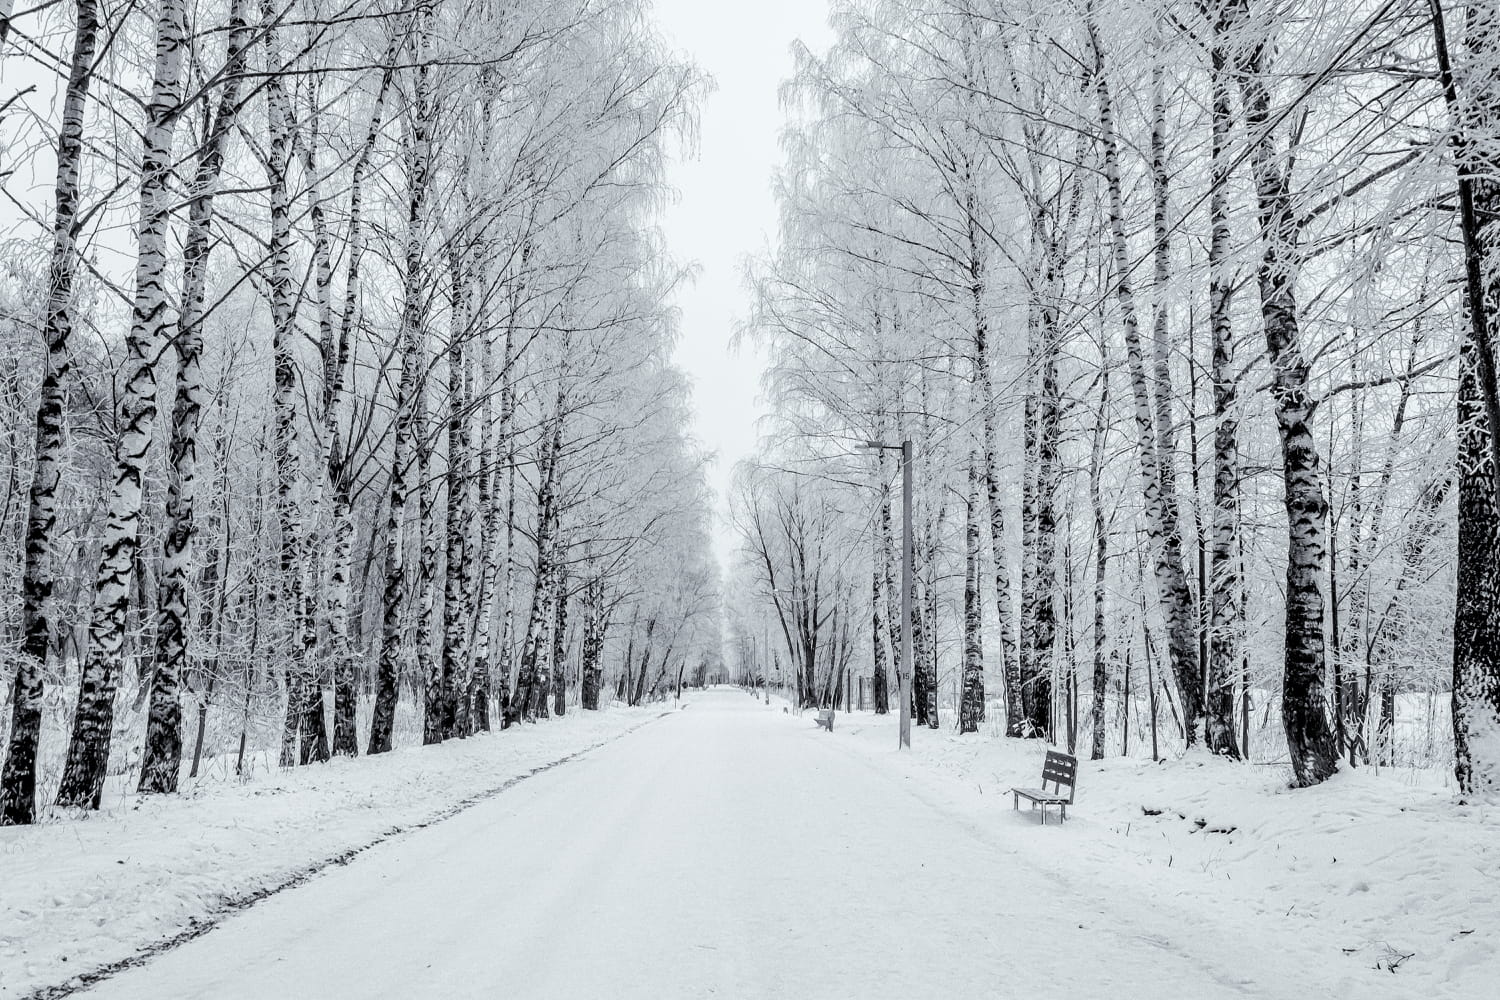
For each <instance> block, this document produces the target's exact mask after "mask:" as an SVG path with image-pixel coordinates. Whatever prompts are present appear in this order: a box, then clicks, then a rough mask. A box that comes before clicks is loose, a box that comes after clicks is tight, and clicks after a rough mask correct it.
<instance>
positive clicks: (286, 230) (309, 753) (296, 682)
mask: <svg viewBox="0 0 1500 1000" xmlns="http://www.w3.org/2000/svg"><path fill="white" fill-rule="evenodd" d="M279 17H280V15H279V14H278V12H277V11H276V9H275V7H274V5H273V4H272V2H271V0H261V21H262V26H263V31H264V40H265V46H266V112H267V122H268V128H269V140H268V147H267V154H266V180H267V186H268V189H269V191H268V193H269V198H270V203H271V239H270V244H269V248H268V253H267V256H268V258H269V268H270V275H269V278H268V280H267V285H268V288H269V293H270V300H271V325H272V346H271V354H272V363H273V365H274V368H275V377H274V393H273V397H272V411H273V423H274V427H275V433H274V441H275V444H274V449H273V453H274V456H275V463H276V515H277V522H278V525H279V527H280V531H281V549H280V552H281V588H280V602H279V606H280V609H281V614H282V617H283V619H284V620H285V623H286V627H287V630H288V636H287V644H286V657H285V660H286V694H287V702H286V718H285V723H284V725H283V727H282V739H281V766H283V767H289V766H291V765H292V764H294V763H297V762H299V761H300V762H301V763H304V764H305V763H309V762H310V761H311V760H312V758H313V757H314V756H323V755H322V754H320V753H319V748H318V741H319V735H320V734H319V733H318V732H317V725H316V723H320V722H321V720H322V712H321V711H318V710H316V708H315V704H316V703H317V702H318V701H319V693H318V689H317V683H316V680H315V679H314V678H313V677H312V676H311V671H312V662H311V659H312V657H311V653H312V645H313V642H314V635H313V629H312V622H311V621H310V620H309V618H308V616H307V611H308V607H307V605H308V601H309V599H310V597H311V594H310V593H309V592H308V581H307V580H306V579H304V574H305V572H306V567H305V554H304V552H303V537H302V536H303V531H304V519H303V510H302V502H301V498H300V497H299V496H298V491H299V486H300V483H299V480H300V478H301V468H300V466H301V463H300V461H299V453H298V431H297V401H298V384H297V383H298V379H297V362H296V357H295V355H294V353H293V351H294V350H295V342H296V336H297V328H296V327H297V296H298V291H297V287H296V284H295V279H294V277H293V274H292V221H291V196H290V193H289V191H288V186H287V185H288V174H289V172H290V166H291V150H292V117H291V108H290V106H289V103H288V101H287V97H286V94H285V92H284V91H283V89H282V85H281V79H280V76H281V73H282V66H281V55H280V51H279V47H278V44H277V40H276V31H275V30H274V28H272V27H270V26H271V25H273V24H274V23H275V22H276V21H277V20H278V19H279ZM314 714H316V721H314V719H313V716H314ZM310 723H311V724H312V725H311V726H310V725H309V724H310ZM299 741H300V742H301V750H300V752H299V749H298V745H299Z"/></svg>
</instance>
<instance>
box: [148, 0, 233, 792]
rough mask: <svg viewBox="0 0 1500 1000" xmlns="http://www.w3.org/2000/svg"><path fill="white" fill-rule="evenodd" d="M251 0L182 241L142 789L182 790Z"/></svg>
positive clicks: (228, 59) (229, 57)
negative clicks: (208, 327)
mask: <svg viewBox="0 0 1500 1000" xmlns="http://www.w3.org/2000/svg"><path fill="white" fill-rule="evenodd" d="M247 7H248V0H235V3H234V5H233V6H232V7H231V8H230V12H229V38H228V42H227V43H226V44H227V51H226V53H225V59H224V85H223V86H224V89H223V91H222V92H221V93H220V96H219V104H218V108H217V109H216V110H215V112H214V118H213V123H212V124H211V126H210V127H209V132H208V139H207V142H205V143H204V145H203V147H202V149H201V151H200V152H199V156H198V166H197V170H196V172H195V175H194V178H193V198H192V200H191V201H190V203H189V207H188V234H187V239H186V241H185V242H184V244H183V252H182V256H183V280H182V302H181V307H180V308H181V313H182V315H181V316H180V318H179V320H178V329H177V336H176V337H175V338H174V341H173V343H174V346H175V347H176V351H177V385H176V399H175V401H174V403H173V408H172V440H171V444H170V446H169V478H168V483H167V512H166V513H167V521H168V527H167V533H166V537H165V539H164V542H163V551H162V563H161V572H160V575H159V577H158V587H159V589H158V596H157V626H156V669H155V670H154V671H153V672H152V675H151V703H150V709H149V711H148V713H147V719H146V743H145V748H144V751H143V753H142V756H141V780H140V786H139V787H140V791H142V792H163V793H166V792H175V791H177V778H178V773H179V772H180V771H181V768H182V702H181V695H180V691H181V686H182V678H183V675H184V673H185V672H186V670H187V667H188V629H187V623H188V622H189V621H191V620H192V609H191V607H190V606H189V601H188V573H189V572H190V570H191V568H192V562H193V558H192V555H193V540H194V535H195V534H196V524H195V521H196V517H197V512H196V509H195V503H196V500H197V489H196V485H197V476H198V437H199V431H200V429H201V426H202V418H203V407H204V404H205V402H206V401H205V399H204V396H205V392H204V386H203V368H202V355H203V304H204V294H205V288H206V286H207V283H208V265H209V254H210V253H211V252H212V247H211V244H210V237H211V232H210V231H211V228H212V225H213V211H214V194H215V192H216V190H217V188H218V184H219V173H220V171H221V170H222V168H223V165H224V156H225V153H226V152H227V150H228V146H229V137H230V134H231V132H232V130H233V129H234V125H235V121H236V119H237V118H238V115H239V101H240V99H239V92H240V83H241V80H242V78H243V76H244V72H245V64H246V54H247V53H246V47H247V46H248V44H249V41H250V26H249V22H248V20H247V18H246V8H247Z"/></svg>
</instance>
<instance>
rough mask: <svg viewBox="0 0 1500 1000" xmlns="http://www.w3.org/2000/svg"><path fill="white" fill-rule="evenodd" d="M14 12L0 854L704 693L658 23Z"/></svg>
mask: <svg viewBox="0 0 1500 1000" xmlns="http://www.w3.org/2000/svg"><path fill="white" fill-rule="evenodd" d="M10 15H11V7H10V6H9V5H7V7H6V17H5V19H4V21H3V25H4V30H3V32H0V59H3V63H0V65H3V69H4V71H5V73H6V77H5V79H7V80H8V81H10V82H8V83H7V84H6V85H5V86H6V92H4V93H0V101H3V111H0V114H3V122H0V135H3V136H4V146H3V152H0V179H3V182H4V195H5V200H6V202H7V204H8V205H9V207H10V215H11V218H12V220H13V225H11V226H10V227H9V236H8V238H7V239H6V240H5V243H4V252H3V254H0V261H3V266H4V267H5V269H6V272H7V279H6V281H5V283H4V290H3V292H0V337H3V338H4V344H5V348H6V349H5V352H4V353H5V355H6V359H7V360H6V362H5V364H4V369H3V371H0V414H3V420H0V423H3V427H4V432H5V433H4V439H5V447H6V449H7V454H6V457H7V462H6V468H7V475H8V481H7V484H6V489H5V493H4V505H3V509H0V550H3V556H0V586H3V588H4V591H5V592H6V593H10V594H16V595H18V597H19V600H18V601H14V602H12V601H5V602H3V604H0V614H3V621H0V635H3V643H4V653H5V655H4V657H3V661H4V664H5V667H4V669H5V671H6V672H7V673H8V674H9V678H8V680H9V683H8V684H7V685H6V687H7V689H8V692H9V699H8V701H9V705H8V707H9V712H8V713H7V717H8V722H9V725H8V727H7V728H6V729H4V730H0V734H3V737H4V741H5V745H6V753H5V763H4V770H3V776H0V822H4V823H27V822H32V821H33V820H34V819H35V817H36V815H37V809H38V804H39V802H41V801H45V800H46V799H47V798H49V797H50V798H51V799H52V800H54V801H55V802H56V803H57V804H58V805H60V806H73V807H83V808H98V807H99V805H100V803H101V798H102V796H103V794H104V790H105V787H106V783H107V782H108V781H109V780H111V778H112V777H114V776H121V775H124V776H125V779H126V780H133V781H135V782H136V784H137V787H138V788H139V790H140V791H141V792H147V793H162V792H172V791H175V790H176V789H177V787H178V784H179V781H180V780H181V775H182V774H183V773H184V771H186V772H188V773H190V774H194V775H196V774H197V773H198V771H199V768H200V765H201V764H202V761H203V760H204V759H207V758H212V759H217V760H220V761H231V760H232V761H233V768H234V770H235V771H236V772H238V771H241V770H243V769H245V768H247V767H248V766H251V763H252V762H253V759H254V757H255V755H256V754H257V753H258V752H261V751H264V752H266V753H267V754H269V756H270V757H271V758H273V759H274V760H275V761H276V762H278V763H279V764H280V765H282V766H290V765H296V764H308V763H310V762H313V761H319V760H326V759H328V758H329V757H330V756H331V755H354V754H357V753H359V752H361V750H363V752H365V753H369V754H379V753H384V752H387V751H389V750H391V749H392V748H393V746H395V745H397V744H398V743H400V742H402V741H407V740H409V741H411V742H416V741H420V742H422V743H429V744H430V743H437V742H441V741H443V740H446V739H449V738H454V737H465V736H468V735H470V734H472V733H475V732H479V731H484V730H488V729H491V728H492V727H495V726H497V725H498V726H509V725H512V724H514V723H518V722H522V721H534V720H536V719H538V718H547V717H548V716H549V715H554V714H556V715H561V714H563V713H564V712H565V711H566V710H567V708H568V707H569V705H570V704H572V705H575V706H576V705H581V706H582V707H583V708H585V709H597V708H599V707H600V705H601V703H602V702H605V701H608V700H609V697H610V695H611V693H613V694H614V695H615V696H617V697H619V698H620V699H621V700H622V701H627V702H629V703H630V704H637V703H640V702H642V701H645V700H648V699H651V698H654V697H660V696H662V695H663V694H665V693H666V692H667V691H669V690H672V689H674V688H678V689H680V686H681V685H682V683H683V682H684V678H685V677H686V679H688V680H689V681H691V680H692V679H694V678H697V679H699V680H700V682H701V678H702V677H703V676H704V675H705V674H706V672H707V670H708V669H709V667H710V664H711V662H712V661H713V660H714V658H715V657H716V655H717V654H716V650H717V602H718V580H717V572H716V570H715V568H714V563H713V560H712V556H711V554H710V553H709V545H708V533H709V520H708V518H709V510H708V499H707V488H706V485H705V480H704V476H703V468H704V462H705V457H704V456H703V454H702V453H701V452H700V450H699V448H698V447H697V445H696V444H695V443H694V442H693V441H692V440H691V439H690V438H689V437H688V435H687V432H686V423H687V418H688V399H687V386H686V383H685V381H684V378H683V376H682V375H681V373H680V372H678V371H677V370H676V369H675V368H674V367H673V366H672V364H671V359H670V353H671V350H672V345H673V343H674V340H675V337H676V336H677V333H678V331H677V328H676V320H675V315H674V313H673V310H672V308H671V306H670V296H671V294H672V291H673V289H674V288H675V287H676V286H677V284H678V283H679V282H681V281H682V280H684V271H683V270H682V269H681V268H680V267H679V266H677V265H676V264H674V263H673V262H672V261H671V260H670V258H669V257H668V256H667V255H666V254H665V252H664V248H663V247H662V245H661V239H660V236H659V235H658V234H657V233H656V231H655V229H654V217H655V211H656V209H657V208H658V206H659V205H660V204H661V202H662V200H663V199H664V198H665V197H666V196H667V194H668V190H667V188H666V186H665V182H664V166H665V163H666V160H667V158H668V157H669V156H670V155H672V154H673V152H674V151H675V150H680V149H682V148H684V147H685V146H690V144H691V142H692V138H693V132H694V130H695V128H696V115H697V105H698V102H699V100H700V98H701V96H702V94H703V92H704V90H705V86H706V81H705V79H704V77H703V76H702V74H701V73H700V72H699V71H698V70H697V69H696V68H695V67H693V66H692V65H691V64H689V63H687V62H685V61H684V60H682V59H681V58H679V57H678V56H676V55H674V54H673V53H672V52H670V51H669V50H668V48H667V47H666V45H665V44H664V42H663V41H662V39H661V38H660V37H659V36H658V35H657V33H656V31H655V29H654V27H653V25H652V24H651V22H650V19H649V17H648V11H647V5H646V4H644V3H640V2H637V0H612V2H608V3H602V4H601V3H595V2H592V0H570V2H560V3H559V2H535V0H515V2H512V0H499V2H475V0H418V2H416V3H411V2H408V0H255V2H251V0H195V2H192V3H189V2H188V0H157V2H154V3H151V4H146V5H136V4H123V5H121V4H110V3H108V2H101V0H76V2H73V3H69V4H59V5H41V6H39V7H35V8H31V9H29V10H27V11H25V12H23V13H20V14H17V15H16V16H15V17H14V18H12V17H11V16H10ZM193 715H195V717H193V718H188V717H186V716H193ZM187 745H190V747H191V749H190V750H188V749H185V746H187ZM137 748H139V750H137ZM225 766H226V767H227V766H228V765H227V764H226V765H225Z"/></svg>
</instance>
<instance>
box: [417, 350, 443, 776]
mask: <svg viewBox="0 0 1500 1000" xmlns="http://www.w3.org/2000/svg"><path fill="white" fill-rule="evenodd" d="M418 352H419V353H418V355H417V357H418V368H419V370H422V371H425V370H426V368H427V359H426V357H425V354H424V353H423V352H421V348H420V346H419V347H418ZM412 430H413V434H414V436H415V438H416V452H417V538H418V544H419V549H420V552H421V555H420V557H419V558H420V561H419V563H418V566H417V628H416V647H417V675H418V676H419V677H421V678H422V691H423V698H422V707H423V711H422V743H423V745H424V746H425V745H431V744H433V743H441V742H443V733H444V725H443V721H444V716H445V711H444V687H443V674H442V661H441V660H440V659H439V658H438V657H437V656H435V655H433V633H434V632H435V631H436V626H437V574H438V533H437V526H436V524H434V523H433V522H434V517H433V508H434V507H436V506H437V480H436V478H435V477H434V476H433V474H432V443H431V438H430V436H429V434H428V429H427V391H426V388H425V386H424V385H423V384H422V383H421V382H419V383H418V384H417V404H416V413H415V415H414V419H413V421H412Z"/></svg>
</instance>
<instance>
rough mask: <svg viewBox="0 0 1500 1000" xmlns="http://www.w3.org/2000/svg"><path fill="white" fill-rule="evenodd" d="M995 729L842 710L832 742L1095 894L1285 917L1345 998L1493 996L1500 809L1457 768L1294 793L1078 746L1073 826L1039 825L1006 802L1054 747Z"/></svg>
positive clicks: (1267, 923)
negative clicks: (1471, 801)
mask: <svg viewBox="0 0 1500 1000" xmlns="http://www.w3.org/2000/svg"><path fill="white" fill-rule="evenodd" d="M811 724H812V723H811V721H808V722H807V725H811ZM984 730H985V731H984V732H982V733H981V734H975V735H968V736H958V735H957V734H955V733H954V732H953V731H952V730H950V729H946V728H945V729H942V730H939V731H936V732H935V731H932V730H928V729H921V728H914V730H913V739H912V744H913V747H912V751H911V753H909V754H898V753H897V752H896V751H895V745H896V720H895V718H894V716H884V717H877V716H874V715H871V714H867V713H854V714H843V713H841V714H840V715H839V717H838V720H837V722H836V726H835V731H834V733H833V740H832V742H833V743H834V744H842V745H843V746H844V747H845V748H846V749H847V751H848V752H851V753H857V754H860V755H862V756H864V757H867V758H869V759H873V760H877V761H879V762H880V763H881V764H882V765H883V766H889V767H891V768H894V769H895V770H897V771H898V772H899V773H901V774H903V775H905V776H906V777H907V778H908V779H909V780H910V781H912V782H913V783H919V784H920V787H921V788H922V789H923V793H924V794H926V795H928V796H930V797H932V798H933V799H935V800H936V799H941V800H942V802H943V807H944V808H948V809H954V810H957V811H958V812H959V813H961V814H962V815H963V816H965V817H967V818H968V819H969V821H971V822H973V823H976V824H980V825H982V826H984V827H986V828H989V829H992V830H994V829H998V830H1002V831H1004V832H1006V833H1007V834H1008V835H1009V838H1010V840H1011V846H1013V847H1014V848H1015V849H1016V850H1017V852H1018V854H1019V855H1020V856H1021V858H1023V859H1024V860H1026V861H1027V862H1028V863H1033V864H1036V865H1040V866H1045V867H1047V868H1052V869H1056V870H1058V871H1059V872H1065V873H1066V875H1067V878H1068V879H1069V880H1070V881H1071V882H1074V883H1075V884H1077V885H1080V886H1089V887H1090V888H1091V891H1092V892H1093V893H1095V894H1097V895H1100V896H1133V897H1136V898H1137V899H1139V900H1140V901H1142V902H1143V903H1146V905H1151V904H1152V903H1153V902H1155V903H1159V904H1162V905H1167V904H1170V905H1171V906H1173V907H1182V908H1184V909H1185V910H1187V911H1189V912H1191V911H1193V910H1195V909H1201V910H1202V911H1203V915H1204V919H1205V920H1211V919H1214V918H1219V917H1222V916H1223V915H1224V914H1226V913H1233V914H1238V915H1239V917H1240V919H1241V921H1242V922H1243V924H1244V926H1245V930H1246V933H1247V934H1249V935H1250V936H1251V937H1252V938H1254V937H1256V936H1262V937H1263V936H1264V931H1265V930H1266V929H1271V928H1277V929H1279V930H1281V931H1287V930H1290V931H1292V932H1293V934H1292V937H1293V939H1295V942H1296V945H1297V946H1298V947H1299V948H1301V949H1303V950H1304V951H1305V952H1307V953H1308V955H1310V956H1313V957H1316V958H1318V960H1319V961H1320V962H1321V963H1322V964H1325V965H1326V966H1327V967H1329V968H1331V969H1336V970H1345V971H1347V980H1346V982H1347V983H1348V984H1349V986H1350V987H1351V988H1352V990H1353V992H1350V993H1348V994H1347V995H1349V996H1352V997H1364V996H1367V995H1385V993H1378V994H1377V993H1376V992H1375V991H1389V992H1390V995H1394V996H1403V997H1405V996H1410V997H1417V996H1421V997H1455V998H1474V1000H1477V998H1479V997H1490V996H1497V995H1500V993H1497V987H1496V985H1495V984H1496V982H1500V952H1497V950H1496V948H1495V941H1496V940H1497V938H1500V810H1497V809H1495V808H1494V807H1489V808H1485V807H1482V806H1463V805H1458V804H1456V803H1455V798H1454V791H1453V788H1452V785H1451V776H1449V775H1448V774H1446V772H1437V771H1430V770H1429V771H1423V770H1412V769H1400V770H1391V769H1383V770H1381V771H1379V773H1377V772H1376V771H1375V770H1374V769H1372V768H1358V769H1355V770H1352V771H1351V770H1348V769H1347V768H1346V769H1345V770H1343V771H1341V772H1340V773H1339V774H1338V775H1337V776H1335V777H1334V778H1333V779H1332V780H1330V781H1328V782H1326V783H1325V784H1323V785H1320V786H1318V787H1316V788H1311V789H1299V790H1294V789H1291V788H1289V787H1288V780H1289V778H1290V769H1289V768H1287V767H1283V766H1264V765H1252V766H1246V765H1243V764H1234V763H1229V762H1226V761H1222V760H1218V759H1214V758H1211V757H1209V756H1208V755H1206V754H1203V755H1193V756H1189V757H1185V758H1182V759H1178V760H1170V761H1163V762H1162V763H1160V764H1156V763H1153V762H1152V761H1151V760H1149V759H1140V758H1130V759H1124V758H1118V757H1117V758H1112V759H1106V760H1103V761H1098V762H1092V761H1089V760H1086V759H1081V760H1080V761H1079V774H1078V788H1077V804H1076V806H1074V807H1072V808H1070V809H1069V820H1068V823H1067V824H1066V826H1064V827H1058V826H1056V825H1053V824H1050V823H1049V825H1048V826H1047V828H1046V829H1045V831H1043V829H1042V828H1041V826H1040V825H1039V823H1038V821H1037V819H1036V818H1035V817H1033V816H1031V815H1027V812H1028V809H1029V807H1028V804H1027V803H1026V801H1025V800H1024V799H1023V800H1022V801H1021V809H1022V816H1020V817H1018V816H1015V815H1014V814H1013V813H1012V809H1013V800H1012V797H1011V796H1010V795H1007V794H1005V790H1006V789H1008V788H1010V787H1012V786H1014V785H1022V786H1033V787H1034V786H1035V785H1036V784H1037V780H1038V778H1039V777H1040V774H1041V765H1042V757H1043V754H1044V753H1045V751H1046V750H1047V749H1049V748H1048V747H1046V746H1042V745H1039V744H1036V743H1033V742H1030V741H1021V740H1007V739H1003V738H1001V737H1000V736H999V735H998V733H997V732H996V727H995V726H993V725H988V726H986V727H984ZM1084 755H1085V756H1086V752H1085V754H1084ZM1054 815H1055V811H1054ZM1205 926H1211V924H1207V923H1206V924H1205ZM1257 931H1260V932H1261V933H1260V934H1259V935H1258V934H1257ZM1216 944H1217V945H1218V946H1220V947H1221V948H1222V949H1223V954H1224V956H1225V959H1226V961H1227V962H1230V963H1235V962H1236V961H1240V962H1243V961H1245V960H1244V959H1238V960H1237V959H1236V958H1235V955H1236V949H1237V948H1238V947H1239V942H1238V941H1235V940H1224V941H1220V942H1216ZM1366 991H1369V992H1366ZM1164 995H1169V996H1171V995H1175V994H1171V993H1167V994H1164ZM1273 995H1274V994H1273ZM1303 995H1304V996H1307V997H1312V996H1319V995H1320V994H1318V993H1317V992H1316V991H1312V992H1308V993H1305V994H1303Z"/></svg>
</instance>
